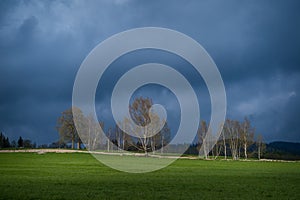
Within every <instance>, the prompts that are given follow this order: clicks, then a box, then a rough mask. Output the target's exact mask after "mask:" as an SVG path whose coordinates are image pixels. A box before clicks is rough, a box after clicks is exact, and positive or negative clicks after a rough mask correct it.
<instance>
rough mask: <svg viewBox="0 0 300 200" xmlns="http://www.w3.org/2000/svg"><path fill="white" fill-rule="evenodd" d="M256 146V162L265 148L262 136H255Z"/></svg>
mask: <svg viewBox="0 0 300 200" xmlns="http://www.w3.org/2000/svg"><path fill="white" fill-rule="evenodd" d="M256 146H257V158H258V160H260V159H261V156H262V153H263V151H264V149H265V147H266V146H265V144H264V142H263V136H262V135H261V134H258V135H257V139H256Z"/></svg>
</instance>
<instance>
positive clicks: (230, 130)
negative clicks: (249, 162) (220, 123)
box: [224, 119, 240, 160]
mask: <svg viewBox="0 0 300 200" xmlns="http://www.w3.org/2000/svg"><path fill="white" fill-rule="evenodd" d="M224 129H225V132H226V135H228V140H229V148H230V151H231V156H232V159H233V160H237V159H238V151H239V129H240V123H239V122H238V121H234V120H230V119H227V120H226V122H225V125H224Z"/></svg>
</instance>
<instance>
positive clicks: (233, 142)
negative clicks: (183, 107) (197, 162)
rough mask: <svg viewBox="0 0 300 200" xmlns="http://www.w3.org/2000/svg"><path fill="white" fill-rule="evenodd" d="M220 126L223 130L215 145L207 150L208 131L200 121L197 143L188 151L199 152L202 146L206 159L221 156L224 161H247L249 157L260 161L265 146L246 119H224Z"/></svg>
mask: <svg viewBox="0 0 300 200" xmlns="http://www.w3.org/2000/svg"><path fill="white" fill-rule="evenodd" d="M222 125H223V128H222V130H221V134H220V137H219V138H218V140H217V143H216V144H215V145H214V147H213V149H212V150H209V149H208V147H207V141H205V140H208V139H210V138H209V137H206V136H207V135H208V134H209V132H210V130H208V126H207V123H206V122H205V121H201V122H200V124H199V129H198V132H197V139H198V140H197V141H198V142H197V143H196V144H195V145H191V146H190V149H189V150H188V151H190V152H194V153H195V150H194V151H193V148H194V149H197V151H199V149H200V147H201V146H202V147H203V151H204V155H205V158H206V159H207V158H208V156H210V157H212V158H218V157H219V156H223V157H224V158H225V159H227V158H228V157H230V158H232V159H233V160H238V159H240V158H244V159H248V158H249V157H257V158H258V159H260V158H261V157H262V155H263V153H264V151H265V148H266V144H265V143H264V142H263V137H262V135H261V134H256V133H255V128H254V127H252V126H251V123H250V120H249V119H248V118H247V117H245V119H244V120H243V121H242V122H240V121H237V120H231V119H226V120H225V122H224V124H222Z"/></svg>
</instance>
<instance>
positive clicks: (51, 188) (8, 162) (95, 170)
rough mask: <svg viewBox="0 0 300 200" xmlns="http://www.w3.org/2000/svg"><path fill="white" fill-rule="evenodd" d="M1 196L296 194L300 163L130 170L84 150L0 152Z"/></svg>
mask: <svg viewBox="0 0 300 200" xmlns="http://www.w3.org/2000/svg"><path fill="white" fill-rule="evenodd" d="M0 199H300V163H299V162H298V163H279V162H276V163H275V162H238V161H237V162H233V161H201V160H178V161H176V162H175V163H173V164H172V165H170V166H169V167H167V168H165V169H163V170H160V171H156V172H151V173H146V174H129V173H124V172H119V171H116V170H113V169H110V168H108V167H106V166H104V165H102V164H101V163H99V162H98V161H97V160H95V159H94V158H93V157H92V156H91V155H89V154H83V153H70V154H55V153H47V154H44V155H38V154H35V153H0Z"/></svg>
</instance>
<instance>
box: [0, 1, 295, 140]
mask: <svg viewBox="0 0 300 200" xmlns="http://www.w3.org/2000/svg"><path fill="white" fill-rule="evenodd" d="M299 4H300V3H299V1H296V0H287V1H258V0H257V1H251V2H250V1H242V2H241V1H237V0H231V1H188V2H184V1H178V2H174V1H134V0H133V1H131V0H115V1H84V2H83V1H74V2H73V1H1V2H0V114H1V115H0V130H2V131H4V132H5V133H6V134H7V135H8V136H10V137H11V138H14V139H15V138H17V137H18V136H19V135H24V136H25V137H28V138H31V139H32V140H34V141H37V142H38V143H46V142H52V141H53V140H56V139H57V138H58V134H57V132H56V130H55V125H56V119H57V118H58V116H59V115H60V113H61V111H63V110H65V109H67V108H68V107H70V106H71V95H72V87H73V82H74V79H75V76H76V72H77V70H78V68H79V66H80V64H81V62H82V61H83V59H84V58H85V56H86V55H87V54H88V53H89V52H90V51H91V50H92V49H93V47H94V46H96V45H97V44H98V43H99V42H101V41H103V40H104V39H106V38H107V37H109V36H111V35H112V34H115V33H118V32H120V31H124V30H127V29H130V28H135V27H143V26H160V27H167V28H172V29H175V30H178V31H181V32H183V33H185V34H187V35H189V36H191V37H193V38H194V39H195V40H197V41H198V42H199V43H200V44H202V45H203V46H204V48H205V49H206V50H207V51H208V53H209V54H210V55H211V56H212V58H213V59H214V61H215V62H216V64H217V66H218V67H219V70H220V72H221V74H222V77H223V80H224V82H225V86H226V89H227V97H228V117H230V118H236V119H242V118H243V117H244V116H245V115H247V116H250V118H251V119H252V122H253V124H254V125H255V126H256V130H257V132H260V133H262V134H263V135H264V136H265V138H266V140H268V141H272V140H288V141H299V142H300V136H299V135H300V128H299V126H298V121H297V119H299V117H300V116H299V113H300V112H299V103H298V102H300V97H299V94H300V88H299V85H300V57H299V55H298V54H299V50H300V38H299V35H300V13H299V11H298V8H299V6H300V5H299ZM156 57H158V55H156ZM147 59H148V60H149V55H148V57H147V55H146V54H144V55H139V58H137V59H136V60H135V62H129V61H126V60H122V59H121V60H120V61H119V62H121V61H122V62H124V64H127V65H130V64H134V63H139V62H140V63H142V62H145V61H147ZM158 59H160V60H161V61H164V62H166V63H168V64H170V65H171V66H174V67H175V68H176V66H177V65H181V64H182V65H181V66H183V65H184V69H189V67H190V66H188V65H187V64H184V63H181V62H180V61H179V60H176V59H173V58H171V59H170V57H168V56H165V55H162V58H159V57H158ZM112 69H113V68H112ZM111 72H112V73H113V72H114V71H113V70H112V71H111ZM184 73H185V75H186V77H188V78H189V79H190V80H191V82H193V81H194V82H197V80H198V79H199V77H198V76H195V75H194V73H192V71H189V70H186V71H185V70H184ZM108 76H109V74H108ZM104 81H107V82H108V81H112V79H110V78H107V79H106V80H104ZM194 84H196V83H194ZM111 88H112V85H108V87H107V88H104V89H103V91H100V92H99V93H101V92H102V93H103V96H101V95H100V96H98V97H97V98H98V101H99V105H101V106H100V107H99V110H105V109H104V108H105V107H106V104H104V102H106V101H107V99H109V90H110V89H111ZM195 88H196V89H197V90H199V91H200V92H201V91H202V92H204V95H203V96H204V97H205V98H204V99H206V95H207V94H205V93H206V92H207V91H206V89H205V86H202V84H200V85H199V86H195ZM148 90H149V91H151V90H150V89H148ZM163 92H164V90H163V89H161V90H159V91H158V90H155V91H153V96H154V97H153V98H156V101H161V102H165V101H166V99H168V98H169V99H168V101H172V98H171V97H172V96H168V98H167V97H166V96H163V95H160V94H162V93H163ZM149 93H151V92H149ZM159 97H161V99H160V98H159ZM201 98H202V96H201ZM203 102H204V103H203V106H202V105H201V106H202V108H201V109H202V111H203V112H202V113H203V116H204V118H209V111H210V109H209V107H210V104H209V102H208V100H203ZM174 105H175V107H176V103H175V104H174ZM100 108H101V109H100ZM174 110H176V109H174ZM174 115H176V114H174ZM174 120H175V121H176V119H174ZM175 128H176V127H175Z"/></svg>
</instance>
